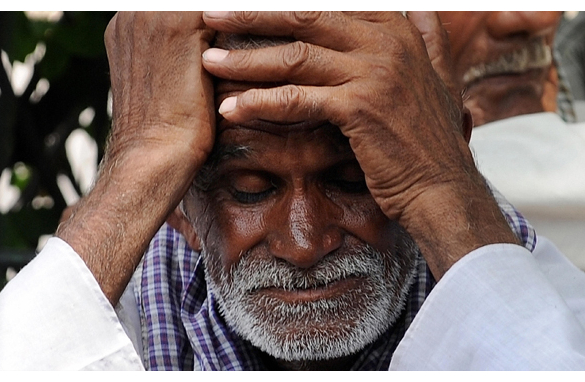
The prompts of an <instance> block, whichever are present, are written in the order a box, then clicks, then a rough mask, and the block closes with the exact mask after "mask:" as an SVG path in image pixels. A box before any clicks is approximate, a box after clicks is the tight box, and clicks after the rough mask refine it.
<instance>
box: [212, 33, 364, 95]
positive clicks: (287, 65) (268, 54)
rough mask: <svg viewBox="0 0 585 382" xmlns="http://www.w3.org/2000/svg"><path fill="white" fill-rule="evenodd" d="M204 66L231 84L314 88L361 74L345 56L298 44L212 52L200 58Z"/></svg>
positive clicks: (354, 62)
mask: <svg viewBox="0 0 585 382" xmlns="http://www.w3.org/2000/svg"><path fill="white" fill-rule="evenodd" d="M203 66H204V67H205V69H206V70H207V71H208V72H209V73H211V74H212V75H214V76H216V77H219V78H223V79H227V80H232V81H249V82H292V83H295V84H298V85H315V86H316V85H328V86H336V85H339V84H342V83H345V82H347V81H349V80H350V79H351V78H352V77H354V76H356V75H357V74H358V73H357V72H359V71H360V70H362V69H361V67H360V66H358V63H357V62H356V59H355V58H353V57H351V56H348V55H347V54H343V53H339V52H336V51H332V50H329V49H325V48H322V47H319V46H316V45H313V44H308V43H304V42H301V41H295V42H292V43H289V44H286V45H280V46H275V47H268V48H260V49H244V50H231V51H227V50H223V49H217V48H211V49H209V50H207V51H205V53H204V54H203Z"/></svg>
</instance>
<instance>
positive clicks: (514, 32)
mask: <svg viewBox="0 0 585 382" xmlns="http://www.w3.org/2000/svg"><path fill="white" fill-rule="evenodd" d="M560 17H561V12H558V11H554V12H536V11H522V12H511V11H503V12H490V15H489V16H488V19H487V28H488V31H489V33H490V34H491V35H492V36H493V37H495V38H498V39H504V38H511V37H520V38H527V37H534V36H539V35H545V34H547V33H550V32H551V31H553V30H554V29H555V28H556V27H557V25H558V22H559V20H560Z"/></svg>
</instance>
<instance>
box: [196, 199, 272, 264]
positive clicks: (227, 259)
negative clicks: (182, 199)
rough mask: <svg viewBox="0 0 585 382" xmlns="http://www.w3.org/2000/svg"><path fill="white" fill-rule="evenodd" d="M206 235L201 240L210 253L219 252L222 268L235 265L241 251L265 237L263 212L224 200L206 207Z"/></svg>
mask: <svg viewBox="0 0 585 382" xmlns="http://www.w3.org/2000/svg"><path fill="white" fill-rule="evenodd" d="M207 213H208V215H210V216H213V219H212V220H211V221H210V224H209V229H208V235H207V238H206V240H205V242H206V245H207V246H208V248H214V251H213V252H214V253H220V254H222V255H221V256H222V258H221V263H222V266H223V267H224V268H225V269H229V268H230V267H232V266H233V265H234V264H236V263H237V262H238V261H239V259H240V257H241V256H242V254H243V253H244V252H246V251H248V250H250V249H252V248H254V247H256V246H257V245H258V244H260V243H261V242H262V241H263V239H264V237H265V227H266V222H265V219H264V217H263V216H264V214H263V212H262V211H259V210H258V209H246V208H244V209H242V208H238V209H235V208H233V207H232V208H230V206H228V205H226V204H225V203H221V202H220V203H215V204H214V205H212V206H210V207H209V209H208V211H207Z"/></svg>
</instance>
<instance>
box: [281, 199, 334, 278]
mask: <svg viewBox="0 0 585 382" xmlns="http://www.w3.org/2000/svg"><path fill="white" fill-rule="evenodd" d="M327 204H329V203H319V202H318V201H315V200H314V201H313V202H311V201H309V200H308V199H307V197H306V196H304V195H299V196H295V197H293V198H292V199H291V200H290V202H289V203H288V206H287V208H286V209H287V211H288V214H286V215H288V216H281V218H280V219H279V220H280V221H281V222H282V224H281V225H280V227H279V228H278V229H277V230H276V232H275V234H274V235H273V237H272V238H271V240H270V251H271V253H272V255H273V256H275V257H278V258H281V259H283V260H286V261H288V262H289V263H291V264H293V265H295V266H297V267H300V268H310V267H311V266H313V265H315V264H316V263H318V262H319V261H320V260H321V259H322V258H323V257H325V256H327V255H328V254H329V253H331V252H333V251H335V250H336V249H338V248H339V247H340V246H341V243H342V240H343V239H342V232H341V228H340V227H338V226H337V225H336V223H335V222H336V220H337V219H336V217H335V216H334V215H335V214H336V207H335V206H330V205H327Z"/></svg>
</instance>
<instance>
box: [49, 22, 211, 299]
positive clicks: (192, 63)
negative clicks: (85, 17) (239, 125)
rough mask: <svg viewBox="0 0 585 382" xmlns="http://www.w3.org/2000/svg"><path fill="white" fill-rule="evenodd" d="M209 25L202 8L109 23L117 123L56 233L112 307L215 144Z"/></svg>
mask: <svg viewBox="0 0 585 382" xmlns="http://www.w3.org/2000/svg"><path fill="white" fill-rule="evenodd" d="M213 35H214V34H213V32H212V31H211V30H210V29H209V28H207V27H206V26H205V24H204V23H203V21H202V16H201V13H200V12H199V13H195V12H185V13H174V12H162V13H141V12H139V13H118V14H117V15H116V16H114V18H113V19H112V21H111V22H110V24H109V25H108V28H107V30H106V35H105V40H106V48H107V53H108V60H109V62H110V75H111V81H112V95H113V126H112V132H111V136H110V141H109V144H108V147H107V149H106V155H105V157H104V160H103V161H102V163H101V165H100V172H99V174H98V179H97V180H96V183H95V186H94V188H93V190H92V191H91V192H90V193H89V195H88V196H87V197H85V198H84V199H82V201H81V202H80V203H79V204H78V205H77V206H76V207H75V209H74V211H73V214H72V216H71V218H69V219H68V220H67V221H66V222H65V223H63V224H62V225H61V226H60V227H59V229H58V230H57V236H59V237H60V238H62V239H63V240H65V241H66V242H67V243H69V244H70V245H71V246H72V247H73V249H75V251H76V252H77V253H78V254H79V255H80V257H81V258H82V259H83V260H84V261H85V262H86V264H87V266H88V268H89V269H90V270H91V271H92V273H93V274H94V276H95V278H96V280H97V281H98V283H99V284H100V287H101V288H102V290H103V291H104V293H105V295H106V296H107V297H108V299H109V300H110V301H111V302H112V304H116V302H117V301H118V299H119V297H120V296H121V294H122V292H123V290H124V288H125V287H126V285H127V283H128V281H129V279H130V277H131V275H132V273H133V272H134V269H135V267H136V266H137V264H138V263H139V261H140V259H141V257H142V254H143V253H144V251H145V250H146V247H147V246H148V243H149V242H150V239H151V238H152V237H153V236H154V234H155V233H156V230H157V229H158V228H159V227H160V226H161V225H162V223H163V222H164V221H165V219H166V218H167V216H168V215H169V213H170V212H171V211H172V210H173V209H174V208H175V207H176V206H177V204H178V203H179V201H180V200H181V198H182V197H183V195H184V194H185V192H186V191H187V189H188V187H189V186H190V184H191V182H192V180H193V178H194V176H195V174H196V172H197V170H198V169H199V168H200V166H201V165H202V164H203V163H204V162H205V160H206V158H207V155H208V153H209V152H210V151H211V149H212V146H213V141H214V134H215V121H214V115H215V112H214V99H213V98H214V97H213V87H212V82H211V77H210V76H209V74H208V73H207V72H206V71H205V70H204V69H203V68H202V65H201V55H202V53H203V51H204V50H205V49H207V48H208V47H209V42H210V40H211V39H212V38H213Z"/></svg>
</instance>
